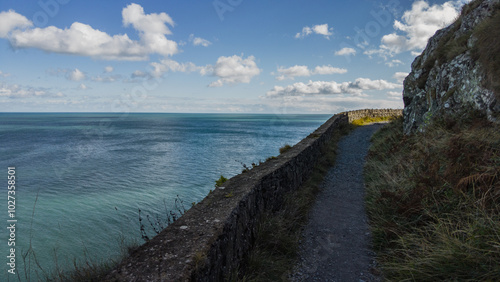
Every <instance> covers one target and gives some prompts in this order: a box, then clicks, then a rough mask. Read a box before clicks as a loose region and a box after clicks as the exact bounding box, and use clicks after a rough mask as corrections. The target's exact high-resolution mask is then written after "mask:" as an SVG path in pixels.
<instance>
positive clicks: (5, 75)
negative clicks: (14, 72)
mask: <svg viewBox="0 0 500 282" xmlns="http://www.w3.org/2000/svg"><path fill="white" fill-rule="evenodd" d="M8 76H10V73H5V72H2V71H0V77H8Z"/></svg>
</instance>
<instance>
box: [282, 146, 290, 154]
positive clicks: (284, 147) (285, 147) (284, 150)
mask: <svg viewBox="0 0 500 282" xmlns="http://www.w3.org/2000/svg"><path fill="white" fill-rule="evenodd" d="M291 148H292V146H290V145H288V144H286V145H285V146H283V147H281V148H280V154H284V153H286V152H288V150H290V149H291Z"/></svg>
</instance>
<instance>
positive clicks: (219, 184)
mask: <svg viewBox="0 0 500 282" xmlns="http://www.w3.org/2000/svg"><path fill="white" fill-rule="evenodd" d="M226 181H227V178H225V177H224V176H222V175H221V176H220V178H219V179H217V180H215V187H221V186H222V184H224V182H226Z"/></svg>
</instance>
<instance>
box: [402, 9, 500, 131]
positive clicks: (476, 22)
mask: <svg viewBox="0 0 500 282" xmlns="http://www.w3.org/2000/svg"><path fill="white" fill-rule="evenodd" d="M411 69H412V70H411V72H410V74H409V75H408V76H407V77H406V79H405V81H404V91H403V101H404V105H405V108H404V111H403V116H404V133H405V134H411V133H414V132H416V131H423V130H424V128H425V126H426V125H427V124H428V123H429V121H430V120H431V119H432V118H433V117H434V116H443V115H448V116H451V117H452V118H457V119H458V118H460V116H461V115H463V114H466V113H471V112H479V113H480V114H482V115H484V116H485V117H487V118H488V120H490V121H492V122H496V123H498V122H500V0H475V1H472V2H470V3H469V4H467V5H465V6H464V7H463V9H462V13H461V15H460V16H459V17H458V19H457V20H456V21H455V22H454V23H453V24H451V25H450V26H448V27H446V28H444V29H441V30H438V31H437V32H436V34H435V35H434V36H433V37H431V38H430V39H429V42H428V44H427V47H426V48H425V49H424V51H423V52H422V54H421V55H420V56H418V57H417V58H415V60H414V61H413V63H412V65H411Z"/></svg>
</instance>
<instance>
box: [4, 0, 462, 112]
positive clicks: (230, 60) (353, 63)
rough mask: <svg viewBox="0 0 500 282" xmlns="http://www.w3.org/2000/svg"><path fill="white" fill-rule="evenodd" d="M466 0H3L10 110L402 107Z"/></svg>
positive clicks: (7, 107) (7, 106) (6, 96)
mask: <svg viewBox="0 0 500 282" xmlns="http://www.w3.org/2000/svg"><path fill="white" fill-rule="evenodd" d="M465 2H467V1H465V0H452V1H420V0H419V1H399V0H387V1H375V0H361V1H332V0H330V1H326V0H325V1H323V0H320V1H318V0H314V1H304V0H300V1H299V0H287V1H284V0H283V1H281V0H273V1H269V0H252V1H250V0H214V1H173V0H169V1H135V2H131V1H121V0H117V1H95V0H87V1H79V0H41V1H2V2H0V48H1V52H0V112H197V113H212V112H220V113H233V112H242V113H328V114H331V113H337V112H340V111H344V110H352V109H359V108H401V107H402V106H403V102H402V98H401V93H402V89H403V86H402V79H403V78H404V77H405V75H406V74H408V72H409V71H410V68H411V63H412V61H413V60H414V58H415V56H417V55H418V54H420V52H421V51H422V50H423V48H424V47H425V44H426V42H427V40H428V38H429V37H430V36H432V35H433V34H434V32H435V31H436V30H438V29H440V28H442V27H444V26H446V25H448V24H450V23H451V22H452V21H453V20H454V19H455V18H456V17H457V15H458V12H459V11H460V7H461V6H462V5H463V4H464V3H465Z"/></svg>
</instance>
